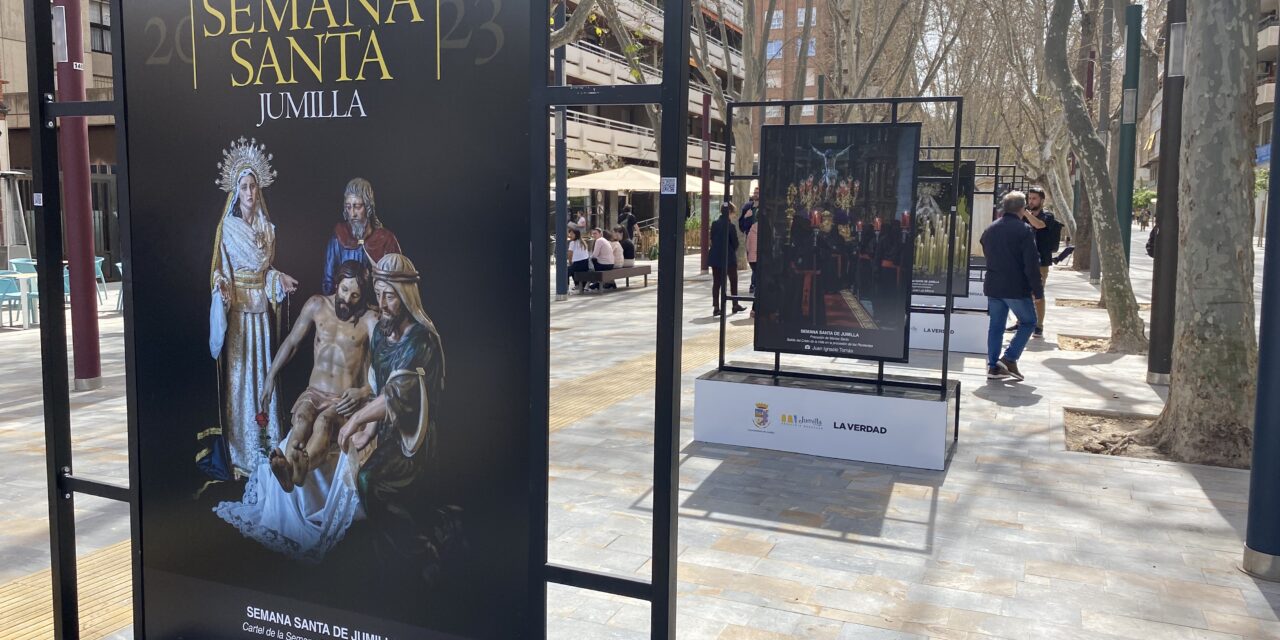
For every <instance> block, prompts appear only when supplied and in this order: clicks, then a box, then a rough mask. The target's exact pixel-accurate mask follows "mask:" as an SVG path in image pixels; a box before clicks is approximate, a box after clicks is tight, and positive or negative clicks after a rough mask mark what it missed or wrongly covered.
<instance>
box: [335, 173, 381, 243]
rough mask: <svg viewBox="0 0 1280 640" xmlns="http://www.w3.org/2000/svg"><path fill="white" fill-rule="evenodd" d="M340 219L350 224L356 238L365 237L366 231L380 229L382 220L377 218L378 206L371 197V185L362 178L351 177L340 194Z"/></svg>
mask: <svg viewBox="0 0 1280 640" xmlns="http://www.w3.org/2000/svg"><path fill="white" fill-rule="evenodd" d="M342 219H343V220H346V221H347V224H349V225H351V232H352V234H353V235H354V236H355V237H357V238H363V237H365V236H366V235H367V234H368V232H370V231H373V230H376V229H381V228H382V221H380V220H378V206H377V202H376V201H375V200H374V197H373V185H372V184H370V183H369V181H368V180H365V179H364V178H352V179H351V182H348V183H347V189H346V191H345V192H343V195H342Z"/></svg>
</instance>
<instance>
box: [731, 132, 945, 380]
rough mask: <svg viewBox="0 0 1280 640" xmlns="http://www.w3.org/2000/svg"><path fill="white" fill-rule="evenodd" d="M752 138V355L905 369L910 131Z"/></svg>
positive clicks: (913, 135) (915, 143) (914, 137)
mask: <svg viewBox="0 0 1280 640" xmlns="http://www.w3.org/2000/svg"><path fill="white" fill-rule="evenodd" d="M761 136H762V145H761V156H760V157H761V181H760V185H761V189H760V191H761V199H762V202H763V207H762V213H761V222H762V223H764V224H763V225H762V226H761V229H760V232H759V233H760V237H759V240H758V242H759V244H758V246H759V254H758V262H757V263H756V269H757V280H756V333H755V347H756V349H757V350H761V351H780V352H785V353H801V354H808V355H827V356H840V357H847V358H863V359H876V360H886V361H905V359H906V355H907V340H908V337H909V334H910V332H909V331H908V330H907V328H908V327H909V314H910V305H911V274H912V263H913V259H914V255H915V232H914V229H913V228H912V226H911V224H910V216H911V210H912V206H913V205H914V203H915V170H916V158H917V156H918V155H919V148H920V125H919V124H918V123H914V124H834V125H804V126H766V127H763V128H762V132H761Z"/></svg>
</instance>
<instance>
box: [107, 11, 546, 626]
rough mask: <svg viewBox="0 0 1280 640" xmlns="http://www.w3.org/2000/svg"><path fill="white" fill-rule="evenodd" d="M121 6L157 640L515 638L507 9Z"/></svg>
mask: <svg viewBox="0 0 1280 640" xmlns="http://www.w3.org/2000/svg"><path fill="white" fill-rule="evenodd" d="M123 11H124V14H123V16H117V19H122V20H123V27H124V42H125V47H124V52H123V53H124V55H125V71H126V75H125V78H126V80H125V83H124V90H125V91H126V96H127V114H128V120H127V123H128V137H127V146H128V166H129V181H130V184H129V186H130V196H131V203H130V209H131V210H130V214H131V215H130V221H131V234H132V247H131V259H132V271H133V275H134V281H133V282H134V289H133V291H134V309H135V311H134V315H133V318H134V321H133V324H132V326H131V327H130V330H131V331H132V332H133V335H134V336H135V342H134V344H135V352H134V361H133V363H132V368H131V371H130V375H131V376H133V379H134V380H135V381H136V420H137V425H138V432H139V441H140V457H139V465H140V467H139V468H140V486H139V491H140V496H141V514H142V528H141V531H138V532H135V534H136V535H139V536H140V537H141V540H142V565H143V578H144V579H143V583H142V585H140V586H141V588H142V594H143V599H144V602H145V605H146V606H145V609H144V611H143V616H144V618H145V619H144V620H143V621H142V622H144V623H145V628H146V631H147V634H148V636H150V637H157V638H161V637H163V638H287V637H294V638H310V639H317V640H318V639H324V638H341V639H348V638H360V639H371V638H409V637H414V638H422V637H425V638H452V637H467V638H504V639H505V638H514V637H520V636H521V635H522V632H523V629H524V625H525V624H526V623H527V620H528V618H529V615H530V599H529V591H530V578H529V576H530V572H529V558H530V548H529V540H530V537H531V534H530V531H529V513H530V510H529V506H528V504H527V497H526V496H527V480H528V477H529V464H530V463H529V457H528V454H527V451H528V429H527V424H528V411H529V388H530V384H529V361H528V354H529V352H530V344H529V335H530V331H529V327H530V322H531V317H530V315H529V307H528V305H527V304H524V303H522V302H519V301H523V300H527V298H528V296H529V287H530V284H529V274H528V269H527V268H526V267H525V266H524V260H525V259H526V258H527V256H528V246H529V240H528V237H527V233H526V232H525V229H526V226H525V225H524V224H523V223H521V222H517V223H514V224H493V225H486V226H485V227H484V228H483V229H480V230H479V231H481V232H482V233H483V241H482V242H483V245H484V246H485V248H486V251H487V252H490V253H491V254H493V255H506V256H509V257H510V260H475V259H474V256H475V249H474V247H475V246H476V243H477V242H481V240H479V239H477V238H475V237H474V236H463V235H460V234H463V233H472V232H476V231H477V228H474V227H473V228H469V229H468V228H464V227H462V226H460V221H462V220H465V219H468V218H465V217H459V216H465V215H466V213H467V212H487V213H489V214H493V215H496V214H498V213H501V212H519V211H527V209H528V194H529V191H530V183H529V165H528V163H529V157H530V154H529V153H528V152H527V149H528V147H527V145H529V144H531V142H530V140H529V136H528V126H527V123H528V116H529V111H528V110H529V100H530V89H529V87H530V82H529V79H528V78H527V72H528V62H527V61H528V56H529V41H528V38H529V27H530V24H529V23H530V18H529V7H528V4H527V3H520V2H498V1H497V0H449V1H445V2H429V1H427V0H382V1H381V2H366V1H363V0H362V1H359V2H355V1H353V2H336V1H330V0H317V1H315V2H309V1H308V2H300V1H298V0H275V1H269V2H243V1H240V0H200V1H197V2H193V3H187V2H165V1H161V0H135V1H131V2H127V3H124V9H123ZM470 219H474V217H473V218H470ZM521 219H523V218H521ZM477 282H483V283H484V287H483V289H482V290H480V289H477V287H476V286H475V283H477ZM495 603H500V605H495ZM495 606H500V607H501V611H502V615H493V611H494V607H495Z"/></svg>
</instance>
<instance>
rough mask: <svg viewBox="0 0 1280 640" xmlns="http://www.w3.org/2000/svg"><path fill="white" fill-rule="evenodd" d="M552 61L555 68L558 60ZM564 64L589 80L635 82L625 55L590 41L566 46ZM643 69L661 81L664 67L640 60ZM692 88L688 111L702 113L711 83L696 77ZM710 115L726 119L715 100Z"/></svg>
mask: <svg viewBox="0 0 1280 640" xmlns="http://www.w3.org/2000/svg"><path fill="white" fill-rule="evenodd" d="M550 64H551V66H552V67H553V68H554V66H555V63H554V62H552V63H550ZM564 66H565V75H566V76H567V77H569V78H576V79H578V80H582V81H585V82H587V83H589V84H596V85H614V84H635V82H636V79H635V77H634V76H632V75H631V65H630V64H629V63H628V62H627V59H626V57H625V56H623V55H622V54H620V53H616V52H613V51H609V50H608V49H604V48H602V47H599V46H596V45H594V44H591V43H590V42H578V43H574V44H571V45H569V46H568V47H565V55H564ZM640 69H641V70H642V71H643V72H644V76H645V80H646V81H648V82H653V83H657V82H661V81H662V71H661V70H659V69H658V68H656V67H653V66H651V65H648V64H644V63H641V64H640ZM695 75H696V74H695ZM689 89H690V91H689V112H690V113H691V114H701V113H702V96H703V95H704V94H706V93H710V92H711V87H708V86H707V85H706V84H704V83H702V82H698V81H697V80H694V81H692V82H690V85H689ZM711 119H712V120H716V121H719V122H724V118H723V117H722V116H721V115H720V109H719V108H718V107H716V105H715V102H714V101H712V104H711Z"/></svg>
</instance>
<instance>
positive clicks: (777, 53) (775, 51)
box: [765, 40, 782, 60]
mask: <svg viewBox="0 0 1280 640" xmlns="http://www.w3.org/2000/svg"><path fill="white" fill-rule="evenodd" d="M765 55H766V56H767V57H768V58H769V59H770V60H772V59H774V58H778V57H781V56H782V41H781V40H770V41H769V45H768V48H766V49H765Z"/></svg>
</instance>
